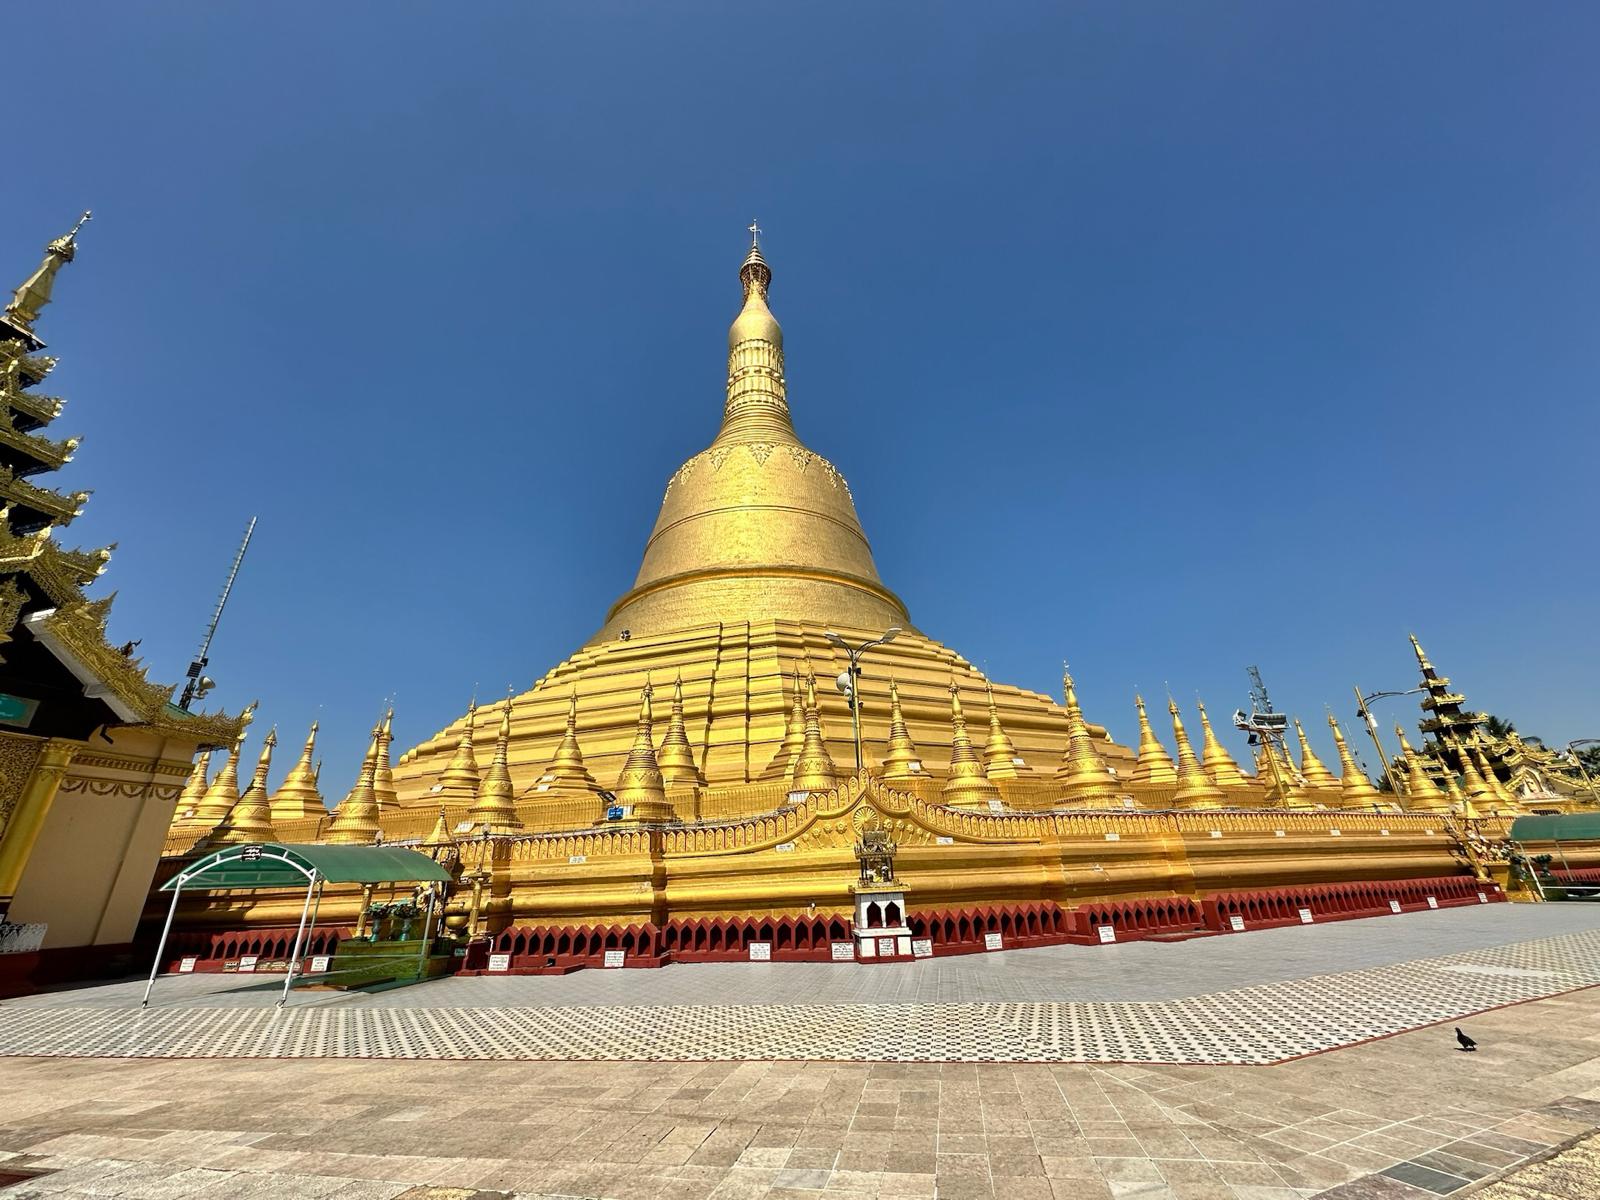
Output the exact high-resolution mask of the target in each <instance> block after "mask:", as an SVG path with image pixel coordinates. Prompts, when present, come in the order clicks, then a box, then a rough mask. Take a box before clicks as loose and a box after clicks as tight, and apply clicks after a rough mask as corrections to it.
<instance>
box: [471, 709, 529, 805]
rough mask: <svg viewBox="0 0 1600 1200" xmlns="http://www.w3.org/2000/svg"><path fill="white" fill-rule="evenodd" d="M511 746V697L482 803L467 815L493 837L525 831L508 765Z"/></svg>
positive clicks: (481, 786)
mask: <svg viewBox="0 0 1600 1200" xmlns="http://www.w3.org/2000/svg"><path fill="white" fill-rule="evenodd" d="M510 744H511V697H510V696H507V697H506V704H505V709H504V711H503V712H502V713H501V714H500V734H499V736H498V737H496V738H495V743H494V758H493V759H492V760H491V761H490V763H489V770H488V772H487V773H486V774H485V775H484V777H483V781H482V782H481V783H480V784H479V785H478V802H477V803H476V804H474V805H473V806H472V808H471V809H470V810H469V811H468V812H467V819H468V820H470V821H471V822H472V823H473V824H475V825H487V826H488V827H489V832H490V833H514V832H516V831H517V830H519V829H521V828H522V821H521V819H520V818H519V817H518V816H517V802H516V790H515V789H514V788H513V786H512V783H511V768H510V766H509V765H508V764H507V761H506V755H507V747H508V746H510Z"/></svg>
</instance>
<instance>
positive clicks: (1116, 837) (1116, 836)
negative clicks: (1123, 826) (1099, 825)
mask: <svg viewBox="0 0 1600 1200" xmlns="http://www.w3.org/2000/svg"><path fill="white" fill-rule="evenodd" d="M1121 840H1122V835H1121V834H1120V833H1108V834H1106V841H1108V842H1120V841H1121Z"/></svg>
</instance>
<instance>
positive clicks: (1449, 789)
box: [1441, 763, 1478, 821]
mask: <svg viewBox="0 0 1600 1200" xmlns="http://www.w3.org/2000/svg"><path fill="white" fill-rule="evenodd" d="M1441 765H1442V766H1443V768H1444V794H1445V795H1446V796H1448V797H1449V798H1450V807H1451V808H1459V809H1460V810H1461V815H1462V816H1464V817H1467V818H1468V819H1470V820H1474V821H1475V820H1477V818H1478V810H1477V809H1476V808H1474V807H1473V805H1472V801H1471V800H1469V799H1467V795H1466V793H1465V792H1463V791H1462V790H1461V785H1460V784H1459V783H1457V782H1456V773H1455V772H1454V771H1452V770H1451V769H1450V764H1449V763H1442V764H1441Z"/></svg>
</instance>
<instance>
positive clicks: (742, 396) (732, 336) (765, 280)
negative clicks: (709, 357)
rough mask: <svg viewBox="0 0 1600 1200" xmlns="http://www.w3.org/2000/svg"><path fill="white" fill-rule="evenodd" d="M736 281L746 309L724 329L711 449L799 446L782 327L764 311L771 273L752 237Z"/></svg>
mask: <svg viewBox="0 0 1600 1200" xmlns="http://www.w3.org/2000/svg"><path fill="white" fill-rule="evenodd" d="M751 225H752V229H753V228H754V222H752V223H751ZM739 282H740V284H742V285H743V287H744V307H743V308H742V309H740V311H739V315H738V316H737V317H735V318H734V321H733V325H732V326H731V327H730V328H729V329H728V399H727V403H726V405H725V406H724V408H723V412H722V430H721V432H719V433H718V434H717V439H716V442H713V443H712V444H713V445H716V444H718V443H723V444H726V443H729V442H749V441H757V442H797V441H798V440H799V439H797V438H796V437H795V432H794V426H793V425H791V424H790V422H789V401H788V396H787V394H786V389H785V384H784V378H783V328H782V327H781V326H780V325H779V324H778V319H777V318H776V317H774V316H773V315H772V310H771V309H769V308H768V307H767V290H768V288H770V287H771V286H772V268H771V267H769V266H767V260H766V259H764V258H762V257H761V246H760V244H759V242H758V241H757V238H756V236H754V235H753V236H752V237H751V239H750V252H749V253H748V254H746V255H745V257H744V262H742V263H740V264H739Z"/></svg>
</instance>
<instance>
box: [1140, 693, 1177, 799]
mask: <svg viewBox="0 0 1600 1200" xmlns="http://www.w3.org/2000/svg"><path fill="white" fill-rule="evenodd" d="M1133 706H1134V708H1136V709H1138V711H1139V762H1138V765H1137V766H1135V767H1134V768H1133V774H1132V776H1131V777H1130V781H1131V782H1133V783H1177V782H1178V769H1177V768H1176V767H1175V766H1173V765H1172V757H1171V755H1169V754H1168V753H1167V748H1166V747H1165V746H1163V745H1162V744H1161V739H1160V738H1158V737H1157V736H1156V731H1155V730H1154V729H1152V728H1150V715H1149V714H1148V713H1146V712H1145V709H1144V697H1143V696H1140V695H1138V694H1135V695H1134V697H1133Z"/></svg>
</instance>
